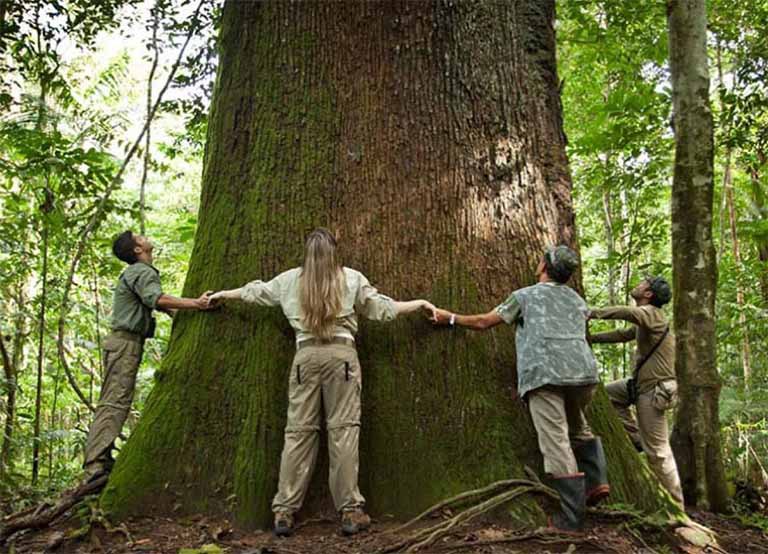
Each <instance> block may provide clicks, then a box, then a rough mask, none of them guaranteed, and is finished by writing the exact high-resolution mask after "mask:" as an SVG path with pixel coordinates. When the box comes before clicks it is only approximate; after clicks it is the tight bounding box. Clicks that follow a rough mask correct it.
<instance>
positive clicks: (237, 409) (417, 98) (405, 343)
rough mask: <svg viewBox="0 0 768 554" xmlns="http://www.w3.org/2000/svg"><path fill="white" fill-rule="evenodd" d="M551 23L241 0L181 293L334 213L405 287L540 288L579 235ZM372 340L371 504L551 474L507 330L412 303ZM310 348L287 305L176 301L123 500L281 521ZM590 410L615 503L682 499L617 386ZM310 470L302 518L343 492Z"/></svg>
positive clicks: (373, 265)
mask: <svg viewBox="0 0 768 554" xmlns="http://www.w3.org/2000/svg"><path fill="white" fill-rule="evenodd" d="M553 18H554V2H553V1H545V2H542V1H541V0H532V1H528V2H523V1H516V2H496V3H490V2H489V3H487V4H477V3H446V2H435V3H431V2H410V1H407V0H405V1H402V2H376V3H374V2H354V3H343V4H342V3H338V2H334V3H327V2H326V3H308V2H303V3H288V2H274V3H264V4H261V3H255V2H235V1H230V2H227V3H226V4H225V6H224V10H223V21H222V26H221V57H220V67H219V74H218V79H217V83H216V88H215V94H214V100H213V105H212V111H211V115H210V124H209V130H208V133H209V134H208V145H207V150H206V155H205V169H204V175H203V191H202V199H201V208H200V219H199V227H198V232H197V237H196V242H195V248H194V251H193V254H192V259H191V262H190V268H189V274H188V277H187V282H186V285H185V289H184V293H185V295H196V294H198V293H199V292H200V291H202V290H203V289H205V288H214V289H217V288H224V287H234V286H239V285H242V284H243V283H245V282H247V281H249V280H252V279H254V278H270V277H271V276H273V275H275V274H276V273H278V272H280V271H282V270H285V269H288V268H290V267H292V266H295V265H296V264H298V263H299V262H300V255H301V250H302V245H303V239H304V236H305V235H306V233H307V232H308V231H309V230H311V229H312V228H313V227H315V226H317V225H325V226H328V227H330V228H331V229H333V230H334V231H335V232H336V234H337V235H338V237H339V238H340V243H341V245H342V249H343V253H344V259H345V263H346V265H349V266H351V267H354V268H357V269H359V270H361V271H363V272H364V273H365V274H367V275H368V276H370V278H371V279H372V280H373V281H374V282H375V284H376V285H378V286H379V288H380V289H381V290H382V291H384V292H385V293H387V294H389V295H392V296H394V297H395V298H400V299H408V298H414V297H428V298H431V299H432V300H433V301H435V302H436V303H438V304H443V305H447V306H450V307H452V308H454V309H458V310H463V311H471V312H476V311H478V310H487V309H490V308H491V307H493V306H494V305H495V304H497V303H499V302H500V301H501V300H503V299H504V298H505V297H506V295H507V294H508V293H509V292H510V291H511V290H512V289H514V288H516V287H519V286H522V285H526V284H530V283H531V282H532V281H533V277H534V276H533V270H534V267H535V265H536V262H537V261H538V259H539V256H540V255H541V252H542V248H543V247H544V245H546V244H553V243H556V242H565V243H569V244H574V243H575V231H574V222H573V212H572V206H571V193H570V177H569V174H568V168H567V162H566V158H565V149H564V140H565V138H564V136H563V133H562V122H561V108H560V99H559V96H558V90H557V74H556V69H555V43H554V29H553ZM358 343H359V351H360V358H361V363H362V366H363V374H364V378H363V381H364V391H363V402H364V404H363V434H362V437H363V438H362V444H361V488H362V491H363V493H364V494H365V495H366V496H367V498H368V507H369V508H370V509H371V511H372V512H373V513H378V514H383V513H391V514H396V515H397V516H405V515H408V514H413V513H414V512H416V511H418V510H420V509H423V508H424V507H425V506H426V505H428V504H429V503H431V502H433V501H435V500H436V499H438V498H440V497H443V496H444V495H448V494H452V493H455V492H457V491H459V490H461V489H464V488H466V487H469V486H473V485H478V484H481V483H487V482H490V481H492V480H494V479H498V478H501V477H509V476H512V475H523V465H524V464H531V465H533V466H534V467H540V460H539V457H538V454H537V449H536V442H535V440H534V435H533V431H532V427H531V425H530V421H529V418H528V416H527V414H526V412H525V410H524V409H523V406H522V404H521V403H520V402H519V401H515V400H513V395H514V383H515V376H514V350H513V332H512V330H511V329H508V328H505V329H500V330H498V331H494V332H490V333H487V334H477V333H471V332H464V331H460V330H453V329H439V330H437V329H433V328H431V327H430V325H429V324H428V323H427V322H426V321H423V320H420V319H419V318H417V317H415V316H414V317H410V318H406V319H404V320H401V321H397V322H395V323H392V324H389V325H378V324H365V323H364V324H363V327H362V330H361V333H360V336H359V340H358ZM292 355H293V334H292V332H291V331H290V328H289V327H288V325H287V323H286V321H285V319H284V317H283V316H282V314H281V313H280V312H279V310H276V309H275V310H271V309H255V308H251V307H248V306H244V305H227V306H226V308H225V309H223V310H222V311H221V312H219V313H215V314H186V315H181V314H180V316H179V317H178V319H177V320H176V322H175V324H174V330H173V336H172V339H171V345H170V349H169V352H168V355H167V356H166V358H165V360H164V363H163V367H162V370H161V371H160V373H159V375H158V382H157V384H156V385H155V389H154V391H153V392H152V395H151V397H150V399H149V400H148V403H147V406H146V409H145V412H144V414H143V417H142V419H141V421H140V422H139V424H138V426H137V428H136V430H135V432H134V434H133V435H132V437H131V439H130V441H129V442H128V444H127V446H126V448H125V449H124V451H123V453H122V454H121V456H120V458H119V461H118V463H117V465H116V467H115V470H114V473H113V474H112V477H111V479H110V483H109V486H108V487H107V490H106V491H105V494H104V496H103V500H104V503H105V505H106V506H107V508H108V509H110V510H111V511H112V512H113V513H115V514H116V515H122V514H130V513H135V512H143V511H146V509H147V507H148V506H153V507H154V509H157V510H169V509H170V508H171V507H173V506H174V505H176V504H178V506H180V507H181V510H182V511H193V510H203V511H208V512H225V513H231V514H233V515H234V516H235V517H236V519H237V520H238V521H239V522H240V523H241V524H244V525H263V524H265V523H266V522H267V520H268V517H269V503H270V500H271V497H272V495H273V494H274V492H275V488H276V479H277V471H278V465H279V457H280V451H281V448H282V435H283V426H284V423H285V411H286V385H287V373H288V368H289V366H290V363H291V357H292ZM593 413H594V419H593V421H594V425H595V428H596V430H597V431H598V432H600V433H603V434H604V436H605V437H606V443H607V450H608V452H609V457H610V462H611V464H612V465H611V471H610V474H611V478H612V480H613V484H614V487H615V488H614V490H615V491H616V499H617V500H624V501H628V502H629V501H632V502H636V503H638V504H639V505H640V506H641V507H643V508H647V509H655V508H658V507H662V506H667V504H666V501H665V500H664V497H663V494H662V493H660V492H659V491H658V488H657V487H655V485H654V484H653V482H652V480H651V479H650V477H649V476H648V472H647V471H646V470H644V469H643V468H642V466H641V464H640V462H639V458H638V457H637V456H636V455H635V454H634V452H633V451H632V449H631V447H630V445H629V441H628V440H627V439H626V438H625V437H624V436H623V433H622V431H621V428H620V426H619V425H618V423H617V420H616V419H615V418H614V417H613V416H611V415H610V408H609V407H608V405H607V402H606V400H605V397H604V395H601V396H600V400H599V402H598V403H597V405H596V406H595V408H594V409H593ZM315 477H316V479H315V483H314V485H313V487H312V491H313V492H312V493H311V494H314V495H315V496H316V498H314V499H311V501H310V502H309V503H308V504H309V506H308V508H307V510H314V509H319V508H321V507H322V506H325V505H327V500H326V498H325V497H326V496H327V493H326V491H327V486H326V485H325V484H324V483H325V482H326V479H327V478H326V476H325V475H323V471H322V468H318V472H317V474H316V476H315ZM150 499H151V500H150ZM178 506H177V507H178ZM516 512H517V513H518V515H519V516H521V517H524V518H529V519H538V518H539V517H540V514H541V512H540V511H539V510H538V508H537V507H536V506H535V505H533V504H532V503H525V502H523V503H520V504H519V505H517V506H516Z"/></svg>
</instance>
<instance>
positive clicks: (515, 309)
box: [495, 292, 521, 325]
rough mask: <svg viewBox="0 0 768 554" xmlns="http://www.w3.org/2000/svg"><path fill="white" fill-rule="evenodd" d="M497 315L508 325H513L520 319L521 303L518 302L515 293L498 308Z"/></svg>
mask: <svg viewBox="0 0 768 554" xmlns="http://www.w3.org/2000/svg"><path fill="white" fill-rule="evenodd" d="M495 311H496V313H497V314H499V317H501V319H503V320H504V322H505V323H506V324H507V325H512V324H513V323H515V322H517V320H518V319H519V318H520V313H521V310H520V302H519V301H518V300H517V297H516V296H515V293H514V292H513V293H512V294H510V295H509V297H507V299H506V300H505V301H504V302H502V303H501V304H499V305H498V306H496V309H495Z"/></svg>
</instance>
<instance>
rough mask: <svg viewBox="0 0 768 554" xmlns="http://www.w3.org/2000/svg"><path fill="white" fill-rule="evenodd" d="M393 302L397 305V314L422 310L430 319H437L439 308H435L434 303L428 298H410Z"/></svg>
mask: <svg viewBox="0 0 768 554" xmlns="http://www.w3.org/2000/svg"><path fill="white" fill-rule="evenodd" d="M392 303H393V304H394V306H395V315H401V314H410V313H412V312H415V311H418V310H422V311H423V312H424V314H425V315H426V316H427V317H429V319H431V320H432V321H434V320H435V314H436V313H437V308H435V307H434V306H433V305H432V303H430V302H428V301H426V300H408V301H406V302H399V301H397V300H393V301H392Z"/></svg>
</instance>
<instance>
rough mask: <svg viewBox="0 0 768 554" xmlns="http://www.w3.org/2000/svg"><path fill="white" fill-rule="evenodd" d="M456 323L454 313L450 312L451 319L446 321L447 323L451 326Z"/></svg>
mask: <svg viewBox="0 0 768 554" xmlns="http://www.w3.org/2000/svg"><path fill="white" fill-rule="evenodd" d="M455 323H456V314H451V320H450V321H449V322H448V325H450V326H453V325H454V324H455Z"/></svg>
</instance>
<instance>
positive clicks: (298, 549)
mask: <svg viewBox="0 0 768 554" xmlns="http://www.w3.org/2000/svg"><path fill="white" fill-rule="evenodd" d="M691 515H692V517H693V518H694V519H695V520H696V521H698V522H700V523H702V524H704V525H707V526H708V527H710V528H711V529H713V530H714V531H715V532H716V533H717V534H718V540H719V543H720V546H721V547H722V550H723V551H724V552H729V553H733V554H742V553H744V554H746V553H749V554H752V553H757V554H760V553H768V534H766V533H765V532H764V531H762V530H761V529H759V528H756V527H750V526H745V525H744V524H743V523H741V522H739V521H737V520H736V519H734V518H724V517H721V516H716V515H714V514H709V513H693V514H691ZM91 521H92V523H91V525H90V526H89V527H78V525H79V524H78V523H77V519H76V518H73V519H70V520H69V522H67V523H65V524H60V525H58V526H54V527H52V528H49V529H45V530H43V531H37V532H34V533H28V534H25V535H23V536H21V537H17V538H16V539H15V540H14V541H13V542H12V543H11V544H9V545H6V548H8V549H9V552H11V553H13V554H31V553H38V552H60V553H73V554H75V553H77V554H85V553H89V554H90V553H103V554H128V553H142V552H143V553H152V554H270V553H272V554H317V553H329V554H336V553H338V554H363V553H377V552H381V551H383V550H385V549H386V547H387V546H389V545H392V544H394V543H396V542H398V541H399V540H401V539H402V538H404V537H402V536H398V535H395V534H392V533H388V532H387V531H391V530H392V529H394V528H395V527H396V525H395V524H394V523H393V522H390V521H374V525H373V526H372V528H371V529H370V530H368V531H366V532H364V533H361V534H360V535H358V536H356V537H352V538H347V537H343V536H341V535H340V533H339V530H338V523H337V522H336V520H335V519H330V518H321V519H312V520H308V521H304V522H299V527H298V529H297V531H296V533H295V535H294V536H293V537H291V538H288V539H277V538H275V537H273V536H272V534H271V533H269V532H259V531H255V532H242V531H238V530H236V529H233V528H232V526H231V525H230V524H229V523H228V522H227V521H225V520H219V519H210V518H206V517H202V516H198V517H191V518H179V519H165V518H141V519H134V520H129V521H128V522H126V523H125V524H123V525H120V526H117V527H112V526H110V525H109V524H107V523H106V522H105V521H103V520H102V519H100V518H91ZM588 524H589V527H588V530H587V532H586V533H585V534H584V536H582V537H565V536H558V535H539V536H535V537H531V536H530V535H531V530H530V529H527V530H526V529H515V528H512V527H509V526H507V525H505V524H502V523H501V522H500V521H499V520H496V521H493V520H485V521H479V522H477V523H476V524H474V525H470V526H468V527H463V528H460V529H457V530H456V531H455V532H454V533H452V534H451V535H449V536H448V537H445V538H444V539H443V540H441V541H440V542H438V543H437V544H435V545H434V546H431V547H430V548H429V549H428V550H423V551H420V552H436V553H439V552H470V553H471V552H475V553H479V552H482V553H502V554H503V553H532V552H536V553H542V554H543V553H553V554H554V553H563V552H566V553H569V554H580V553H587V552H609V553H616V554H630V553H643V554H653V553H658V554H662V553H678V552H681V553H686V554H695V553H699V552H701V553H702V554H703V552H704V551H703V550H697V549H695V548H694V547H691V546H681V545H680V544H679V543H677V542H676V540H675V538H674V536H673V534H672V533H669V532H664V531H661V530H660V529H650V528H644V529H642V528H639V527H637V526H636V525H635V524H633V523H632V522H631V521H629V520H621V519H617V518H616V517H615V516H614V517H607V516H601V515H597V514H592V515H590V517H589V522H588ZM72 536H77V538H68V537H72ZM526 536H527V537H528V538H526Z"/></svg>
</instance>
